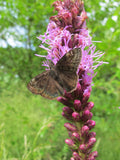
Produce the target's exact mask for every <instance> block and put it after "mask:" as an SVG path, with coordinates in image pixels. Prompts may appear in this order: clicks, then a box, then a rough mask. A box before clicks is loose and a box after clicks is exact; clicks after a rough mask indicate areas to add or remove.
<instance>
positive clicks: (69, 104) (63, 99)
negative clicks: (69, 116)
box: [57, 97, 73, 107]
mask: <svg viewBox="0 0 120 160" xmlns="http://www.w3.org/2000/svg"><path fill="white" fill-rule="evenodd" d="M57 100H58V101H59V102H61V103H62V104H64V105H65V106H69V107H72V106H73V104H72V103H70V102H69V101H68V100H67V99H66V98H64V97H58V98H57Z"/></svg>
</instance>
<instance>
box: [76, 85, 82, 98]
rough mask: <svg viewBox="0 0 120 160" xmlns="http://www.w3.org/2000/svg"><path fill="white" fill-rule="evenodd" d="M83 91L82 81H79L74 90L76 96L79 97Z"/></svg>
mask: <svg viewBox="0 0 120 160" xmlns="http://www.w3.org/2000/svg"><path fill="white" fill-rule="evenodd" d="M81 93H82V90H81V85H80V83H77V88H76V90H75V91H74V97H78V98H79V97H80V95H81Z"/></svg>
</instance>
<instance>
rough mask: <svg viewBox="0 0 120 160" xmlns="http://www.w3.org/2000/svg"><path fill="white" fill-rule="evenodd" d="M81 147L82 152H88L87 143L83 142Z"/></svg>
mask: <svg viewBox="0 0 120 160" xmlns="http://www.w3.org/2000/svg"><path fill="white" fill-rule="evenodd" d="M79 149H80V150H81V151H82V152H86V150H87V148H86V145H85V144H81V145H80V146H79Z"/></svg>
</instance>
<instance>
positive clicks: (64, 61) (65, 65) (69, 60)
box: [56, 48, 82, 92]
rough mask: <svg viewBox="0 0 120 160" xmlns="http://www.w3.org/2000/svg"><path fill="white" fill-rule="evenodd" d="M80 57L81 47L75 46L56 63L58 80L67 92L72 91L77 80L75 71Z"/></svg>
mask: <svg viewBox="0 0 120 160" xmlns="http://www.w3.org/2000/svg"><path fill="white" fill-rule="evenodd" d="M81 57H82V51H81V49H80V48H75V49H73V50H70V51H69V52H67V53H66V54H65V55H64V56H63V57H62V58H61V59H60V60H59V61H58V63H57V64H56V71H57V72H58V75H59V79H60V82H61V84H62V87H63V88H64V89H65V90H66V91H67V92H72V91H73V90H75V89H76V86H77V82H78V75H77V73H76V72H77V69H78V67H79V64H80V61H81Z"/></svg>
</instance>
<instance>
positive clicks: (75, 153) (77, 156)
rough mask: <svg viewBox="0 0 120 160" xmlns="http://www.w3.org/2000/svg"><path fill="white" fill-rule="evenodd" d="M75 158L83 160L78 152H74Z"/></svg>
mask: <svg viewBox="0 0 120 160" xmlns="http://www.w3.org/2000/svg"><path fill="white" fill-rule="evenodd" d="M73 157H74V158H75V160H76V159H77V160H82V159H81V157H80V155H79V154H78V153H77V152H73Z"/></svg>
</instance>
